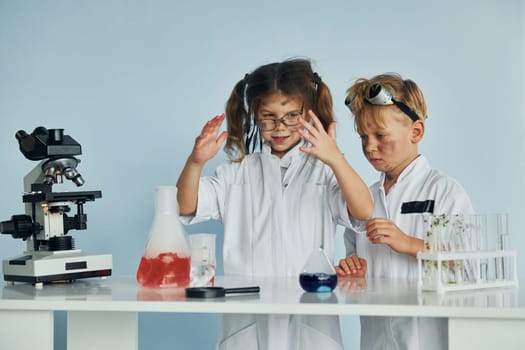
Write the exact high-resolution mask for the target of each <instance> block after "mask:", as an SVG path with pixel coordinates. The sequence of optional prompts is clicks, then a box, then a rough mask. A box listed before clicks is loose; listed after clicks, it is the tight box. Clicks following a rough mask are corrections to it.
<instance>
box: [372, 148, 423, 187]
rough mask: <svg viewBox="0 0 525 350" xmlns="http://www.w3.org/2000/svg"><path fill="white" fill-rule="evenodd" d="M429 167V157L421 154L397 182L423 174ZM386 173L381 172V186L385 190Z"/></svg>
mask: <svg viewBox="0 0 525 350" xmlns="http://www.w3.org/2000/svg"><path fill="white" fill-rule="evenodd" d="M428 167H429V164H428V160H427V158H426V157H425V156H424V155H422V154H420V155H418V156H417V157H416V159H414V160H413V161H412V162H411V163H410V164H408V166H407V167H406V168H405V169H404V170H403V171H402V172H401V174H399V177H398V178H397V181H396V183H400V182H403V181H405V179H410V178H413V177H414V176H418V174H421V173H422V172H423V171H424V170H425V169H427V168H428ZM385 177H386V174H385V173H381V188H382V189H383V191H384V184H385Z"/></svg>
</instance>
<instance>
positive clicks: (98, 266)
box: [2, 249, 112, 284]
mask: <svg viewBox="0 0 525 350" xmlns="http://www.w3.org/2000/svg"><path fill="white" fill-rule="evenodd" d="M2 265H3V273H4V280H5V281H7V282H25V283H32V284H40V283H48V282H55V281H72V280H76V279H80V278H90V277H104V276H110V275H111V269H112V256H111V254H100V255H89V254H85V253H83V252H82V251H81V250H79V249H75V250H61V251H52V252H26V254H24V255H22V256H19V257H16V258H13V259H8V260H4V261H3V262H2Z"/></svg>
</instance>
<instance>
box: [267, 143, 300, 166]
mask: <svg viewBox="0 0 525 350" xmlns="http://www.w3.org/2000/svg"><path fill="white" fill-rule="evenodd" d="M306 144H307V142H306V141H305V140H302V141H301V142H299V143H298V144H297V145H296V146H295V147H293V148H292V149H290V150H289V151H288V152H287V153H286V154H285V155H284V156H283V157H282V158H281V159H280V165H281V167H283V168H288V167H289V166H290V164H292V161H293V160H294V159H296V158H297V157H300V156H302V155H304V153H303V152H301V151H300V150H299V148H301V147H302V146H304V145H306ZM261 153H263V154H271V153H272V148H271V147H270V145H269V144H268V143H267V142H264V144H263V147H262V150H261Z"/></svg>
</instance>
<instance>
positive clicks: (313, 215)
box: [177, 59, 373, 350]
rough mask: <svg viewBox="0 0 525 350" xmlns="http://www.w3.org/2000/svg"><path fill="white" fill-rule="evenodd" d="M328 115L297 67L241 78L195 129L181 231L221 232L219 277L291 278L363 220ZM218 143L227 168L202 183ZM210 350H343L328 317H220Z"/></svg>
mask: <svg viewBox="0 0 525 350" xmlns="http://www.w3.org/2000/svg"><path fill="white" fill-rule="evenodd" d="M332 113H333V112H332V98H331V94H330V91H329V89H328V87H327V86H326V85H325V84H324V83H323V81H322V80H321V78H320V77H319V75H317V73H314V72H313V71H312V68H311V65H310V62H309V61H308V60H302V59H295V60H287V61H284V62H281V63H271V64H267V65H264V66H261V67H259V68H257V69H256V70H255V71H253V72H252V73H250V74H247V75H246V76H245V77H244V79H241V80H240V81H239V82H238V83H237V84H236V85H235V87H234V89H233V91H232V93H231V96H230V98H229V100H228V102H227V104H226V116H225V115H220V116H216V117H215V118H213V119H212V120H210V121H208V122H207V123H206V125H205V126H204V128H203V129H202V132H201V134H200V135H199V136H198V137H197V139H196V140H195V145H194V147H193V151H192V152H191V154H190V156H189V158H188V160H187V162H186V164H185V166H184V169H183V170H182V173H181V175H180V177H179V180H178V182H177V187H178V201H179V207H180V212H181V215H182V216H183V219H184V220H185V222H186V223H195V222H199V221H203V220H209V219H216V220H219V221H221V222H222V224H223V225H224V244H223V247H224V248H223V249H224V251H223V256H224V273H225V274H226V275H248V276H298V274H299V273H300V272H301V268H302V266H303V265H304V263H305V260H306V258H307V256H308V255H309V254H310V252H312V251H313V249H315V248H317V247H319V246H320V245H321V240H322V237H324V242H323V243H324V247H325V249H326V251H327V253H328V255H329V256H331V254H332V250H333V238H334V234H335V226H336V224H341V225H344V226H346V227H351V226H352V223H351V221H352V220H355V219H357V220H366V219H368V218H369V217H370V216H371V214H372V209H373V203H372V199H371V196H370V193H369V191H368V189H367V187H366V185H365V183H364V182H363V181H362V180H361V178H360V177H359V176H358V175H357V173H356V172H355V171H354V170H353V168H352V167H351V166H350V164H349V163H348V162H347V161H346V159H345V157H344V155H343V154H342V153H341V151H340V150H339V148H338V146H337V144H336V141H335V122H334V117H333V114H332ZM225 118H226V120H227V131H223V132H219V129H220V127H221V125H222V123H223V121H224V119H225ZM224 142H226V145H225V150H226V152H227V154H228V155H229V156H230V159H231V161H230V162H227V163H225V164H222V165H220V166H219V167H218V168H217V169H216V173H215V176H206V177H201V173H202V169H203V166H204V164H205V163H206V162H207V161H208V160H210V159H211V158H212V157H214V156H215V155H216V154H217V152H218V150H219V149H220V148H221V146H222V145H223V143H224ZM184 216H186V217H184ZM323 232H324V235H323ZM217 348H218V349H241V348H242V349H272V350H275V349H319V348H322V349H342V340H341V335H340V328H339V320H338V318H337V317H334V316H329V317H328V316H326V317H325V316H294V315H270V316H268V315H224V317H223V323H222V327H221V331H220V335H219V340H218V344H217Z"/></svg>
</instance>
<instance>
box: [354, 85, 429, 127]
mask: <svg viewBox="0 0 525 350" xmlns="http://www.w3.org/2000/svg"><path fill="white" fill-rule="evenodd" d="M366 100H367V101H368V102H369V103H371V104H373V105H392V104H394V105H396V106H397V107H398V108H399V109H400V110H401V111H402V112H403V113H405V114H406V115H407V116H408V117H409V118H410V119H412V120H413V121H416V120H419V119H421V118H419V116H418V115H417V113H416V112H414V111H413V110H412V109H411V108H410V107H408V106H407V105H406V104H404V103H403V102H401V101H396V99H395V98H394V97H393V95H392V92H390V90H388V89H387V88H386V87H384V86H381V85H379V84H374V85H372V86H371V87H370V90H369V91H368V96H367V97H366ZM345 104H346V105H347V106H348V108H350V110H351V109H352V106H351V105H352V100H351V99H350V96H347V98H346V99H345Z"/></svg>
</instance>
